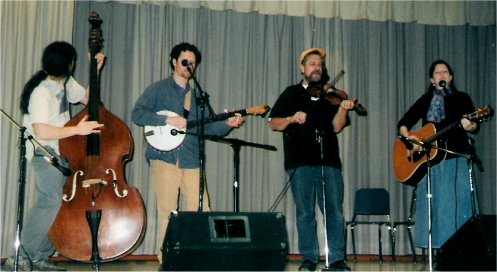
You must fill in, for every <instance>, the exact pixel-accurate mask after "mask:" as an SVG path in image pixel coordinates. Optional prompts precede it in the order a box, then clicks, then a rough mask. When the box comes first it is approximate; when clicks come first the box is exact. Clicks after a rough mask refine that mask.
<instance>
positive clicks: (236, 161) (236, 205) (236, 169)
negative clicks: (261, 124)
mask: <svg viewBox="0 0 497 272" xmlns="http://www.w3.org/2000/svg"><path fill="white" fill-rule="evenodd" d="M176 132H177V133H179V134H188V135H193V136H197V137H199V138H200V137H202V138H204V139H207V140H210V141H213V142H218V143H224V144H229V145H231V147H232V148H233V151H234V153H233V173H234V174H233V211H234V212H239V211H240V181H239V179H240V149H241V147H242V146H251V147H256V148H262V149H266V150H271V151H276V150H277V149H276V147H275V146H272V145H264V144H257V143H251V142H246V141H243V140H239V139H232V138H223V137H218V136H210V135H204V136H202V135H200V134H197V133H193V132H184V131H180V130H177V131H176Z"/></svg>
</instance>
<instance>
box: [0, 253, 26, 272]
mask: <svg viewBox="0 0 497 272" xmlns="http://www.w3.org/2000/svg"><path fill="white" fill-rule="evenodd" d="M15 262H16V258H15V257H9V258H8V259H7V261H5V263H4V264H3V266H2V270H4V271H14V264H15ZM31 269H32V266H31V261H30V260H29V259H28V258H27V257H24V256H19V260H18V263H17V270H18V271H31Z"/></svg>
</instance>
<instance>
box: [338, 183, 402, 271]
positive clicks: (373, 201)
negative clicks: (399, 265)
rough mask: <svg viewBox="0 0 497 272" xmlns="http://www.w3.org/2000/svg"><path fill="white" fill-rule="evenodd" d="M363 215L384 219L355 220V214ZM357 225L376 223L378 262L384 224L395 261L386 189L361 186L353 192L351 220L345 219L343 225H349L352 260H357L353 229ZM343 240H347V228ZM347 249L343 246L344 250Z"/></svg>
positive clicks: (388, 197)
mask: <svg viewBox="0 0 497 272" xmlns="http://www.w3.org/2000/svg"><path fill="white" fill-rule="evenodd" d="M363 215H374V216H382V215H383V216H385V217H386V218H385V220H381V221H367V220H360V221H358V220H356V219H357V216H363ZM357 225H378V241H379V243H378V247H379V254H380V262H383V252H382V237H381V226H382V225H385V226H387V228H388V231H389V232H390V245H391V248H392V260H393V261H395V254H394V233H393V223H392V219H391V215H390V195H389V193H388V191H387V190H385V189H383V188H375V189H372V188H362V189H358V190H357V191H356V193H355V200H354V213H353V216H352V220H350V221H347V222H346V224H345V227H346V228H347V227H348V226H350V233H351V236H352V249H353V253H354V262H356V261H357V251H356V245H355V244H356V243H355V232H354V229H355V227H356V226H357ZM345 241H346V242H347V229H346V230H345ZM346 250H347V249H346V248H345V251H346Z"/></svg>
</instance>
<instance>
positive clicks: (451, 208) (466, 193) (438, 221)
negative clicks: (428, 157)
mask: <svg viewBox="0 0 497 272" xmlns="http://www.w3.org/2000/svg"><path fill="white" fill-rule="evenodd" d="M431 188H432V190H431V193H432V203H431V207H432V209H431V210H432V214H431V215H432V216H431V218H432V235H431V236H432V248H440V247H441V246H442V245H443V244H444V243H445V242H446V241H447V240H448V239H449V238H450V237H451V236H452V235H453V234H454V233H455V232H456V231H457V230H458V229H459V228H460V227H461V226H462V225H463V224H464V223H465V222H466V221H467V220H468V219H469V218H470V217H471V215H472V212H471V190H470V186H469V170H468V162H467V160H466V159H463V158H457V159H450V160H444V161H442V162H441V163H440V164H438V165H435V166H434V167H432V168H431ZM416 194H417V200H416V217H415V225H414V234H415V237H414V238H415V239H414V245H415V246H416V247H422V248H427V247H428V200H427V177H426V176H425V177H424V178H423V180H422V181H421V182H420V183H419V184H418V189H417V193H416Z"/></svg>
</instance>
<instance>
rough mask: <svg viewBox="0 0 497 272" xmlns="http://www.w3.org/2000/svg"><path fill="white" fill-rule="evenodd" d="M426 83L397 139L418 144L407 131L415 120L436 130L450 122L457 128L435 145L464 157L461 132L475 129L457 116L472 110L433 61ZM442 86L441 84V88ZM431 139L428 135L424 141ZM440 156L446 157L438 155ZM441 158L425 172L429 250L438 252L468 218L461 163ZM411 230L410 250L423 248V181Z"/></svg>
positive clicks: (447, 70)
mask: <svg viewBox="0 0 497 272" xmlns="http://www.w3.org/2000/svg"><path fill="white" fill-rule="evenodd" d="M428 77H429V78H430V84H429V86H428V89H427V91H426V92H425V93H424V94H423V95H422V96H421V97H420V98H418V100H416V102H414V104H413V105H412V106H411V107H410V108H409V109H408V110H407V112H406V113H405V114H404V116H403V117H402V118H401V119H400V120H399V122H398V124H397V127H398V129H399V134H400V135H402V136H404V137H406V138H409V139H412V140H414V141H417V142H419V141H421V140H422V139H420V138H419V137H418V136H416V134H415V133H413V132H412V131H410V129H411V128H412V127H413V126H414V125H415V124H416V123H418V122H419V121H421V122H422V124H423V125H426V124H428V123H431V124H433V125H434V126H435V127H436V130H437V131H439V130H441V129H443V128H444V127H447V126H449V125H450V124H452V123H460V126H459V127H457V128H455V129H453V130H451V131H450V132H449V133H446V134H444V135H443V136H442V137H441V140H442V141H443V142H445V143H446V146H445V148H447V149H448V150H450V151H454V152H458V153H460V154H467V152H468V150H469V142H468V140H469V139H468V135H467V133H468V132H469V133H476V132H477V129H478V124H477V123H476V122H474V121H470V120H468V119H467V118H464V117H463V116H464V115H466V114H469V113H472V112H474V111H475V107H474V105H473V102H472V100H471V98H470V96H469V95H468V94H466V93H463V92H461V91H459V90H458V89H457V88H456V86H455V84H454V83H453V80H454V78H453V72H452V68H451V67H450V66H449V64H448V63H447V62H445V61H443V60H437V61H434V62H433V63H432V64H431V66H430V68H429V71H428ZM442 81H443V83H441V82H442ZM430 137H431V136H430ZM438 153H439V154H440V155H445V153H446V152H443V151H441V150H439V151H438ZM445 156H446V157H445V158H444V159H443V160H442V161H441V162H440V163H439V164H436V165H432V167H431V175H430V177H431V182H430V183H431V192H432V205H431V207H432V210H431V212H432V213H431V214H432V219H433V220H432V229H431V233H432V248H433V249H438V248H440V247H441V246H442V245H443V244H444V243H445V241H447V239H449V238H450V237H451V236H452V235H453V234H454V233H455V232H456V230H458V229H459V228H460V227H461V226H462V225H463V224H464V223H465V222H466V221H467V220H468V219H469V218H470V217H471V216H472V210H471V208H472V206H471V188H470V182H469V180H470V177H469V168H468V162H467V159H466V158H463V157H458V156H456V155H453V154H450V153H447V154H446V155H445ZM416 194H417V196H418V197H417V199H418V200H417V201H416V218H415V221H416V227H415V228H414V229H415V237H414V245H415V246H416V247H421V248H428V215H427V213H428V205H427V201H426V196H427V176H426V175H425V177H423V179H422V180H421V182H419V183H418V186H417V192H416Z"/></svg>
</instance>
